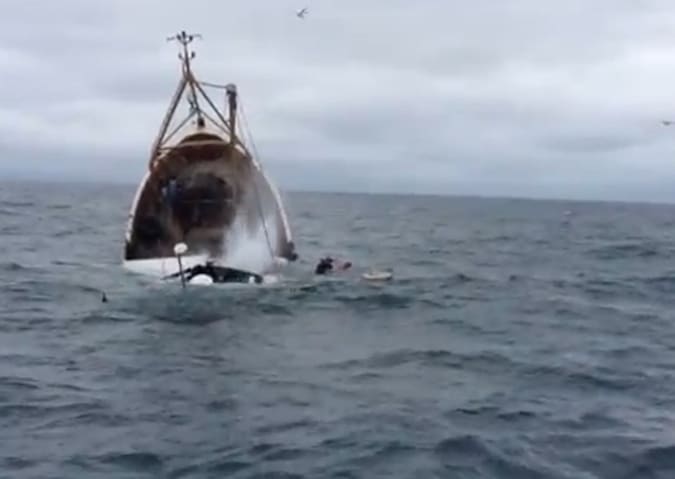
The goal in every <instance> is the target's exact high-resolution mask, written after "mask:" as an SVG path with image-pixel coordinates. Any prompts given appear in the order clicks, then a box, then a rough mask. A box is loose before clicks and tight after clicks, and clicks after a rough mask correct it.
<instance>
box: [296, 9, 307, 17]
mask: <svg viewBox="0 0 675 479" xmlns="http://www.w3.org/2000/svg"><path fill="white" fill-rule="evenodd" d="M308 11H309V8H307V7H305V8H303V9H302V10H299V11H298V12H296V15H297V17H298V18H301V19H304V18H305V15H306V14H307V12H308Z"/></svg>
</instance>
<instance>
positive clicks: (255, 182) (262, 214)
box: [233, 101, 277, 266]
mask: <svg viewBox="0 0 675 479" xmlns="http://www.w3.org/2000/svg"><path fill="white" fill-rule="evenodd" d="M239 118H240V120H241V122H240V123H241V125H242V126H243V128H242V129H243V130H244V135H245V136H247V137H248V141H249V142H250V144H251V148H252V150H253V155H254V158H256V159H258V160H259V158H260V156H259V155H258V149H257V148H256V146H255V142H254V141H253V135H252V134H251V130H250V129H249V127H248V121H247V120H246V114H245V113H244V107H243V105H242V102H241V101H240V102H239ZM233 133H234V134H236V133H235V132H233ZM257 163H258V168H257V169H258V171H260V169H261V168H262V165H261V164H260V161H258V162H257ZM254 166H255V165H254ZM261 173H262V172H261ZM258 178H259V176H257V177H256V178H254V179H253V188H254V192H255V198H256V203H257V205H258V213H259V214H260V219H261V220H262V226H263V231H264V232H265V240H266V241H267V247H268V249H269V253H270V256H271V257H272V261H273V263H274V265H275V266H276V265H277V263H276V260H275V256H276V255H275V254H274V248H273V246H272V241H271V240H270V235H269V231H268V229H267V222H266V221H265V212H264V210H263V207H262V201H261V199H260V194H259V191H258Z"/></svg>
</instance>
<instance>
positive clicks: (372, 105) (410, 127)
mask: <svg viewBox="0 0 675 479" xmlns="http://www.w3.org/2000/svg"><path fill="white" fill-rule="evenodd" d="M671 3H672V2H666V1H657V0H653V1H650V0H642V1H636V0H593V1H592V2H589V1H588V0H569V1H566V2H562V3H561V2H556V3H553V2H542V1H540V0H507V1H503V2H494V1H493V0H476V1H472V2H461V1H459V0H421V1H418V2H410V1H409V0H369V1H368V2H363V1H357V0H339V1H338V0H312V1H310V2H309V6H310V12H309V15H308V17H307V19H306V20H305V21H300V20H298V19H297V18H296V17H295V16H294V11H295V10H296V9H297V8H300V7H301V6H304V5H301V4H298V2H297V1H290V0H275V1H274V2H269V1H265V2H263V1H262V0H247V1H243V0H242V1H238V2H212V1H207V0H195V1H193V2H191V3H190V4H189V6H188V4H186V3H185V2H182V1H178V0H169V1H160V0H147V1H143V2H136V1H131V0H116V1H115V2H87V1H84V0H64V1H61V2H43V1H38V0H8V1H7V2H5V3H4V4H3V18H4V19H5V22H3V23H4V26H3V29H2V30H0V74H1V75H2V79H3V88H2V89H0V138H1V140H0V175H2V176H10V175H15V176H16V175H18V176H35V177H39V176H46V177H54V176H57V175H61V176H62V177H64V178H77V179H92V180H114V181H129V182H135V181H137V180H138V179H140V176H141V175H142V174H143V171H144V168H145V167H146V165H147V153H148V149H149V147H150V143H151V141H152V139H153V136H154V135H155V133H156V131H157V128H158V126H159V122H160V121H161V117H162V115H163V114H164V110H165V108H166V106H167V103H168V101H169V98H170V96H171V94H172V92H173V89H174V87H175V84H176V82H177V80H178V73H179V65H178V63H177V59H176V53H177V52H176V48H175V46H174V45H171V44H167V43H166V42H165V41H164V40H165V37H166V36H168V35H171V34H173V33H175V32H176V31H178V30H180V29H183V28H185V29H188V30H191V31H196V32H200V33H202V34H203V35H204V41H202V42H199V43H198V44H197V45H196V48H197V54H198V57H197V60H196V63H195V67H196V69H197V72H198V74H199V75H200V77H202V78H203V79H204V80H208V81H215V82H219V83H225V82H229V81H234V82H236V83H237V84H238V85H239V87H240V91H241V94H242V102H243V106H244V108H245V112H246V114H247V117H248V120H249V124H250V127H251V130H252V132H253V134H254V138H255V141H256V145H257V147H258V149H259V151H260V153H261V156H262V161H263V163H264V165H265V166H266V167H267V168H268V169H270V170H271V172H272V173H273V174H274V175H275V177H276V178H278V180H279V183H280V184H281V186H282V187H283V188H292V189H306V188H308V189H330V190H350V191H352V190H364V191H402V192H404V191H410V192H417V193H423V192H431V193H460V194H481V195H491V194H499V195H522V194H526V195H530V196H546V195H554V196H578V197H589V198H616V199H622V198H630V199H659V200H663V199H669V200H675V189H674V190H673V193H669V192H668V188H667V187H666V186H664V185H668V184H674V183H675V169H673V168H672V166H671V164H670V163H671V162H670V158H671V156H672V155H675V129H673V130H671V129H667V128H664V127H662V126H661V125H660V124H659V121H660V120H661V119H662V118H670V117H671V112H672V113H673V116H675V94H673V93H672V91H673V90H672V87H671V83H672V80H673V79H675V61H674V60H673V59H672V53H671V52H670V45H672V44H673V43H674V42H675V30H673V29H672V24H673V21H674V20H675V5H671ZM218 95H220V93H218Z"/></svg>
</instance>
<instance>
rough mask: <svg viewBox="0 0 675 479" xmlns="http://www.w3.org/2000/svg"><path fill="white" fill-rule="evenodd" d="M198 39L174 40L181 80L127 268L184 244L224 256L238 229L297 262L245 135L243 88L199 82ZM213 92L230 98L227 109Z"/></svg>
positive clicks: (132, 228) (276, 198) (136, 213)
mask: <svg viewBox="0 0 675 479" xmlns="http://www.w3.org/2000/svg"><path fill="white" fill-rule="evenodd" d="M196 37H197V35H191V34H187V33H186V32H184V31H183V32H180V33H179V34H177V35H175V36H174V37H171V38H170V40H176V41H178V42H179V43H180V45H181V52H180V54H179V58H180V60H181V78H180V81H179V82H178V86H177V88H176V91H175V93H174V95H173V98H172V99H171V102H170V104H169V108H168V110H167V112H166V114H165V117H164V119H163V121H162V123H161V126H160V129H159V132H158V134H157V137H156V139H155V141H154V142H153V144H152V148H151V151H150V161H149V164H148V171H147V172H146V174H145V176H144V177H143V179H142V181H141V183H140V185H139V186H138V189H137V192H136V195H135V197H134V199H133V204H132V206H131V211H130V214H129V220H128V225H127V231H126V242H125V243H126V244H125V250H124V260H125V263H127V264H129V265H130V264H131V263H132V262H138V261H147V260H154V259H163V258H169V257H172V256H173V248H174V245H175V244H177V243H179V242H180V243H185V244H186V245H187V246H188V249H189V251H190V252H191V253H192V254H199V255H205V256H208V257H223V256H225V255H226V254H227V253H228V251H227V248H228V241H227V237H228V234H230V232H231V231H232V230H233V228H234V225H235V223H236V224H237V225H238V226H237V228H238V230H239V231H244V232H248V233H250V234H254V233H255V232H256V231H261V230H262V231H263V233H264V236H265V240H266V242H267V247H268V248H269V252H270V255H271V256H272V257H275V258H284V259H286V260H290V261H293V260H294V259H295V258H296V257H297V255H296V253H295V248H294V244H293V239H292V233H291V228H290V225H289V222H288V217H287V215H286V212H285V210H284V205H283V203H282V200H281V197H280V195H279V192H278V190H277V189H276V187H275V186H274V184H273V183H272V181H271V180H270V179H269V178H268V176H267V175H266V174H265V172H264V171H263V169H262V167H261V165H260V163H259V162H258V161H257V160H256V159H255V158H254V156H253V154H252V153H251V151H250V150H249V148H248V147H247V145H246V144H245V142H244V140H243V139H242V138H243V137H244V135H240V134H239V132H240V131H241V130H242V126H241V123H243V122H242V121H241V120H242V116H241V112H240V108H239V104H238V103H239V98H238V92H237V88H236V86H235V85H234V84H227V85H215V84H213V83H206V82H201V81H199V80H197V78H196V76H195V74H194V71H193V68H192V60H193V59H194V57H195V53H194V52H193V51H191V49H190V44H191V42H192V41H193V40H194V39H195V38H196ZM207 89H218V91H219V92H221V93H224V95H223V97H224V98H222V100H221V102H222V103H223V104H224V108H222V109H219V108H218V106H217V104H216V102H215V101H214V100H213V98H212V97H211V96H209V95H208V94H207ZM181 107H183V110H184V111H183V114H181V113H180V111H181Z"/></svg>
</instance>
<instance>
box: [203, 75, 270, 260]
mask: <svg viewBox="0 0 675 479" xmlns="http://www.w3.org/2000/svg"><path fill="white" fill-rule="evenodd" d="M199 84H200V85H202V86H205V87H210V88H217V89H221V90H226V89H227V87H228V86H227V85H222V84H218V83H211V82H205V81H200V82H199ZM238 116H239V120H240V124H241V125H242V127H243V128H242V130H243V131H244V137H245V138H246V137H248V141H249V143H250V144H251V148H252V149H253V157H254V158H258V159H260V156H259V155H258V149H257V148H256V146H255V142H254V141H253V135H252V134H251V130H250V129H249V127H248V121H247V119H246V114H245V113H244V106H243V104H242V102H241V101H240V102H239V111H238ZM232 135H234V136H236V132H232ZM260 168H262V165H260V161H258V169H260ZM253 188H254V192H255V198H256V203H257V206H258V214H259V215H260V219H261V220H262V225H263V231H264V232H265V241H266V242H267V248H268V249H269V252H270V256H272V258H274V257H275V254H274V247H273V246H272V240H270V235H269V231H268V229H267V222H266V221H265V213H264V211H263V207H262V202H261V200H260V193H259V191H258V182H257V178H256V179H254V181H253ZM274 264H275V266H276V261H275V263H274Z"/></svg>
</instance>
